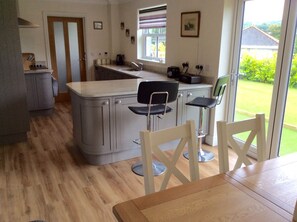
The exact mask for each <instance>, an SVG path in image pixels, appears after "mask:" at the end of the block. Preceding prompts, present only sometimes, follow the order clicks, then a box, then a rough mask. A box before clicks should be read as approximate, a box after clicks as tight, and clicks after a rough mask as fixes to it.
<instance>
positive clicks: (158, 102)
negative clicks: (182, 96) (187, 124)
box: [128, 81, 179, 176]
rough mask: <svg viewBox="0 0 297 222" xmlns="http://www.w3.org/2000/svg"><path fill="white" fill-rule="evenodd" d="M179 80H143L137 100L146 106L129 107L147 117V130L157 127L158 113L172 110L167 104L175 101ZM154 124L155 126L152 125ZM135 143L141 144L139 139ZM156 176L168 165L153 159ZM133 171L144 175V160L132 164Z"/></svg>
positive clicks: (161, 113)
mask: <svg viewBox="0 0 297 222" xmlns="http://www.w3.org/2000/svg"><path fill="white" fill-rule="evenodd" d="M178 85H179V83H178V82H173V81H145V82H141V83H140V84H139V87H138V92H137V102H138V103H141V104H146V106H129V107H128V108H129V109H130V110H131V111H132V112H133V113H135V114H137V115H144V116H146V117H147V130H149V131H154V130H155V127H154V125H153V124H152V123H154V117H155V116H157V115H165V114H166V113H168V112H171V111H172V108H170V107H169V106H168V105H167V104H168V103H171V102H174V101H175V100H176V98H177V93H178ZM152 126H153V127H152ZM134 142H135V143H137V144H140V142H139V140H134ZM152 167H153V171H154V176H158V175H160V174H162V173H163V172H164V171H165V170H166V167H165V166H164V164H163V163H161V162H159V161H153V166H152ZM131 169H132V171H133V172H134V173H135V174H137V175H139V176H143V165H142V162H138V163H135V164H133V165H132V167H131Z"/></svg>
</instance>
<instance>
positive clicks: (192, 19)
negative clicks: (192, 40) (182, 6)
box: [180, 11, 200, 37]
mask: <svg viewBox="0 0 297 222" xmlns="http://www.w3.org/2000/svg"><path fill="white" fill-rule="evenodd" d="M199 30H200V11H195V12H182V13H181V27H180V35H181V37H199Z"/></svg>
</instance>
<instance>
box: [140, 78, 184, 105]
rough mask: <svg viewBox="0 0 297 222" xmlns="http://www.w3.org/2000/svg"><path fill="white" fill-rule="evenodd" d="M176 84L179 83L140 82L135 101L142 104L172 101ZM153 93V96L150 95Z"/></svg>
mask: <svg viewBox="0 0 297 222" xmlns="http://www.w3.org/2000/svg"><path fill="white" fill-rule="evenodd" d="M178 85H179V83H178V82H174V81H144V82H141V83H140V84H139V86H138V93H137V101H138V102H139V103H142V104H164V103H167V102H168V103H170V102H173V101H175V100H176V98H177V93H178ZM153 93H154V96H152V97H151V95H152V94H153ZM167 95H168V98H167ZM150 99H151V101H150Z"/></svg>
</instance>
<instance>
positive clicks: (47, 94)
mask: <svg viewBox="0 0 297 222" xmlns="http://www.w3.org/2000/svg"><path fill="white" fill-rule="evenodd" d="M25 80H26V87H27V104H28V110H29V111H36V110H46V109H52V108H54V104H55V100H54V94H53V83H52V81H53V80H52V75H51V73H50V72H44V73H34V72H32V73H26V74H25Z"/></svg>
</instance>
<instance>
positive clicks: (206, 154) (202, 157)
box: [183, 150, 214, 163]
mask: <svg viewBox="0 0 297 222" xmlns="http://www.w3.org/2000/svg"><path fill="white" fill-rule="evenodd" d="M183 156H184V157H185V158H186V159H189V153H188V152H184V153H183ZM197 159H198V162H201V163H203V162H208V161H211V160H213V159H214V154H213V153H212V152H210V151H207V150H202V152H200V151H199V152H198V157H197Z"/></svg>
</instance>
